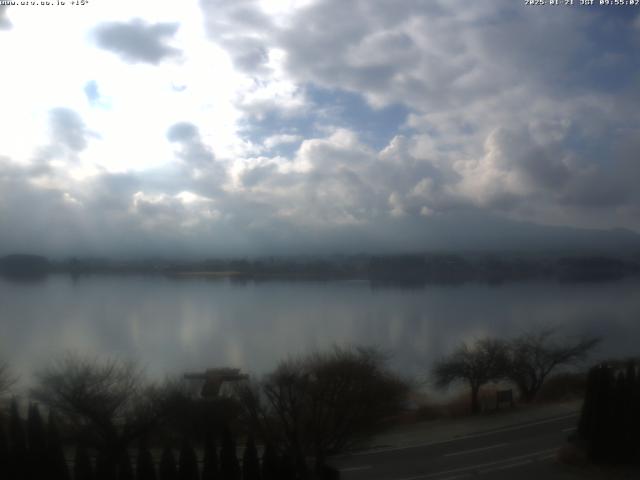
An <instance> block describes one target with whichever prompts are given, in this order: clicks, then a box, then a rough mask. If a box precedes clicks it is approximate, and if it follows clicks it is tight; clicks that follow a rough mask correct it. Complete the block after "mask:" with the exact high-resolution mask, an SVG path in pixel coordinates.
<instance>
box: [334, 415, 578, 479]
mask: <svg viewBox="0 0 640 480" xmlns="http://www.w3.org/2000/svg"><path fill="white" fill-rule="evenodd" d="M576 422H577V415H565V416H562V417H557V418H552V419H547V420H542V421H537V422H532V423H528V424H521V425H515V426H511V427H506V428H502V429H499V430H494V431H491V432H484V433H480V434H475V435H469V436H466V437H461V438H458V439H455V440H450V441H444V442H432V443H428V444H423V445H415V446H411V447H401V448H388V449H382V450H376V451H370V452H364V453H358V454H355V455H350V456H346V457H340V458H335V459H333V462H332V463H333V464H334V465H335V466H336V467H338V468H339V469H340V470H341V472H342V477H341V478H343V479H345V480H360V479H362V480H364V479H367V480H423V479H424V480H453V479H458V478H460V479H463V478H469V477H478V476H479V477H486V478H491V479H500V478H510V479H511V478H517V479H518V480H526V479H528V478H531V479H539V478H545V479H547V480H550V479H551V478H556V477H558V478H563V476H564V475H563V473H562V467H561V466H559V465H557V464H555V462H554V461H553V459H554V458H555V452H556V450H557V449H558V447H560V446H561V445H563V444H564V443H565V442H566V439H567V436H568V435H569V433H570V432H571V431H572V430H573V428H574V427H575V425H576ZM559 475H560V476H559Z"/></svg>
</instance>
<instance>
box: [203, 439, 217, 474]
mask: <svg viewBox="0 0 640 480" xmlns="http://www.w3.org/2000/svg"><path fill="white" fill-rule="evenodd" d="M203 463H204V465H203V466H202V480H215V479H218V478H220V468H219V464H218V447H217V445H216V440H215V436H214V435H213V434H212V433H209V434H207V435H206V438H205V443H204V462H203Z"/></svg>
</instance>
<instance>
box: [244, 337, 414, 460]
mask: <svg viewBox="0 0 640 480" xmlns="http://www.w3.org/2000/svg"><path fill="white" fill-rule="evenodd" d="M408 388H409V387H408V385H407V383H406V382H405V381H403V380H401V379H400V378H399V377H398V376H397V375H395V374H393V373H391V372H390V371H389V370H388V369H387V368H386V367H385V358H384V356H383V355H381V354H380V352H378V351H377V350H374V349H364V348H338V347H335V348H334V349H333V350H331V351H329V352H326V353H314V354H310V355H306V356H303V357H299V358H294V359H290V360H288V361H284V362H282V363H281V364H280V365H279V366H278V367H277V368H276V370H275V371H274V372H273V373H271V374H270V375H267V376H266V377H265V378H264V380H263V381H262V382H260V383H259V384H253V385H244V386H241V387H239V393H240V398H241V400H242V403H243V405H244V407H245V412H246V413H247V416H248V419H249V421H250V422H251V423H252V426H253V427H254V428H258V430H259V432H260V433H261V434H262V436H263V437H265V439H266V440H268V441H272V442H273V441H275V442H277V441H279V440H280V441H282V442H283V443H284V444H285V446H286V448H287V449H288V451H289V452H290V453H291V454H292V455H293V456H294V457H295V459H296V461H297V462H298V464H300V463H304V462H303V459H304V458H305V457H306V456H314V457H315V458H316V461H317V462H322V461H323V459H324V456H325V455H327V454H330V453H336V452H339V451H343V450H345V449H347V448H349V447H352V446H353V445H355V444H356V443H357V442H358V441H359V440H362V439H363V438H364V437H365V436H366V435H367V434H368V433H369V432H371V431H372V430H373V429H375V428H376V427H379V426H380V424H381V422H382V421H383V420H384V419H386V418H388V417H389V416H391V415H394V414H396V413H397V412H399V411H400V410H401V409H402V408H403V406H404V401H405V398H406V394H407V393H408Z"/></svg>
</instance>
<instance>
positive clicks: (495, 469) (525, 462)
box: [478, 460, 532, 475]
mask: <svg viewBox="0 0 640 480" xmlns="http://www.w3.org/2000/svg"><path fill="white" fill-rule="evenodd" d="M530 463H532V460H520V461H519V462H515V463H509V464H508V465H500V466H499V467H492V468H485V469H484V470H479V471H478V473H479V474H480V475H484V474H485V473H489V472H499V471H500V470H509V469H510V468H516V467H521V466H523V465H529V464H530Z"/></svg>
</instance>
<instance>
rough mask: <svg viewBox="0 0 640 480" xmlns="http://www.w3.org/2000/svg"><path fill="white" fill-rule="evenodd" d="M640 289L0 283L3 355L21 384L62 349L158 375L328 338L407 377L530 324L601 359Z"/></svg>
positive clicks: (628, 341) (261, 365)
mask: <svg viewBox="0 0 640 480" xmlns="http://www.w3.org/2000/svg"><path fill="white" fill-rule="evenodd" d="M639 286H640V283H638V282H633V281H628V282H615V283H601V284H586V285H585V284H581V285H580V284H575V285H571V284H563V285H559V284H506V285H500V286H489V285H480V284H464V285H457V286H428V287H425V288H419V289H416V288H413V289H402V288H371V287H370V285H369V284H368V283H366V282H297V283H296V282H284V281H283V282H279V281H278V282H276V281H271V282H263V283H254V282H247V283H238V282H232V281H229V280H224V279H219V280H216V281H210V280H205V279H180V280H177V279H169V278H163V277H144V276H140V277H126V276H93V277H80V278H77V279H75V280H74V279H72V278H71V277H69V276H66V275H60V276H51V277H48V278H47V279H46V280H44V281H40V282H36V283H16V282H10V281H7V280H6V279H0V355H2V356H3V357H6V358H7V359H8V360H9V361H10V363H11V364H12V366H13V367H14V369H15V370H16V371H17V372H18V373H20V374H21V375H22V377H23V379H25V382H23V383H26V380H27V379H28V378H29V375H30V373H31V372H32V371H33V370H34V368H37V367H38V366H42V365H44V364H46V362H47V361H49V360H50V359H51V357H52V356H53V355H55V354H59V353H60V352H64V351H65V350H76V351H80V352H91V353H96V354H101V355H102V354H104V355H118V356H121V357H127V358H135V359H138V360H139V361H141V363H142V364H143V365H145V366H146V368H147V370H148V372H149V373H150V374H152V375H154V376H157V377H160V376H162V375H164V374H165V373H170V374H171V373H180V372H183V371H186V370H197V369H203V368H206V367H213V366H220V365H233V366H237V367H242V368H243V369H245V370H247V371H249V372H252V373H263V372H266V371H268V370H269V369H271V368H272V367H273V366H274V365H275V364H276V363H277V362H278V361H279V360H280V359H282V358H283V357H285V356H287V355H289V354H295V353H300V352H305V351H309V350H310V349H314V348H323V347H326V346H329V345H331V344H332V343H334V342H338V343H349V342H351V343H362V344H368V345H377V346H380V347H382V348H384V349H387V350H389V351H390V352H392V353H393V354H394V358H393V359H392V362H393V364H394V367H395V368H397V369H399V370H401V371H403V372H406V373H408V374H410V375H419V374H421V373H424V372H425V371H426V370H427V369H428V368H429V366H430V365H431V362H432V361H433V360H434V359H435V358H437V357H439V356H440V355H442V354H444V353H447V352H448V351H450V350H451V349H452V348H453V347H454V346H455V345H456V344H457V343H458V342H460V341H461V340H464V339H469V338H473V337H478V336H482V335H485V334H493V335H501V336H510V335H515V334H518V333H520V332H522V331H523V330H525V329H527V328H528V327H530V326H532V325H545V326H546V325H558V326H561V327H562V329H563V331H564V332H566V333H567V334H579V333H596V334H602V335H604V337H605V342H604V343H603V345H602V347H601V348H600V353H599V355H600V356H607V355H616V356H620V355H627V354H635V353H637V352H638V350H637V349H638V347H637V339H638V338H640V323H639V322H638V318H640V295H637V290H638V287H639Z"/></svg>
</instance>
